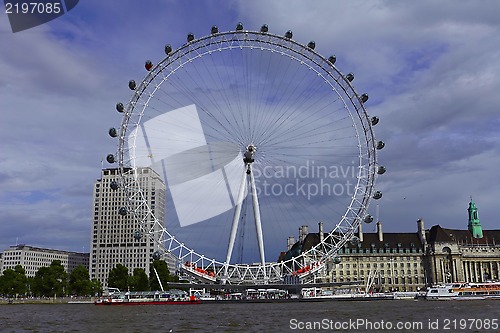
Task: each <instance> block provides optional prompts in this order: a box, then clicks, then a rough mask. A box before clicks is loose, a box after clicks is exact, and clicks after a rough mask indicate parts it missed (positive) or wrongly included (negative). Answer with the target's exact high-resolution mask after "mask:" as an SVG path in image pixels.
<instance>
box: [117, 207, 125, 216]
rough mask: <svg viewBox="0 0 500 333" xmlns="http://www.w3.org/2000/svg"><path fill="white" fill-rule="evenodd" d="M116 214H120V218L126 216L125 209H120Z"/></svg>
mask: <svg viewBox="0 0 500 333" xmlns="http://www.w3.org/2000/svg"><path fill="white" fill-rule="evenodd" d="M118 214H120V215H121V216H125V215H127V208H125V207H120V209H118Z"/></svg>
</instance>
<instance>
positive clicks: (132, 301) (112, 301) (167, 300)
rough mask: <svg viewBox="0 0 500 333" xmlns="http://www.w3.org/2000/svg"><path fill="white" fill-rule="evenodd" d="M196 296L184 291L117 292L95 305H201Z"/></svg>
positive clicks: (100, 299)
mask: <svg viewBox="0 0 500 333" xmlns="http://www.w3.org/2000/svg"><path fill="white" fill-rule="evenodd" d="M200 303H201V301H200V299H199V298H196V297H195V296H188V294H187V293H186V292H185V291H182V290H169V291H127V292H116V293H113V294H111V295H109V296H107V297H102V298H99V299H97V300H96V301H95V302H94V304H95V305H181V304H200Z"/></svg>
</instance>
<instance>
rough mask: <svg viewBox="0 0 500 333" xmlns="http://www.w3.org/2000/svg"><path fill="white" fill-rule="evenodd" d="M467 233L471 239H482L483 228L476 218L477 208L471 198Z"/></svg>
mask: <svg viewBox="0 0 500 333" xmlns="http://www.w3.org/2000/svg"><path fill="white" fill-rule="evenodd" d="M467 211H468V212H469V225H468V227H469V231H470V233H471V234H472V237H473V238H483V227H482V226H481V222H480V221H479V217H478V216H477V207H476V204H475V203H474V201H472V196H471V197H470V202H469V208H468V209H467Z"/></svg>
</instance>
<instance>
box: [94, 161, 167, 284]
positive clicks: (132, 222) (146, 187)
mask: <svg viewBox="0 0 500 333" xmlns="http://www.w3.org/2000/svg"><path fill="white" fill-rule="evenodd" d="M136 180H137V184H138V185H139V187H140V188H141V189H142V196H143V198H144V201H145V202H147V205H148V206H149V208H150V209H151V211H152V212H153V214H154V215H155V216H156V217H157V219H158V220H159V221H162V222H163V221H164V220H165V218H164V217H165V183H164V182H163V180H162V179H161V177H160V176H159V175H158V174H157V173H156V172H155V171H154V170H152V169H150V168H139V169H138V170H137V179H136ZM122 181H123V180H121V179H120V171H119V169H117V168H112V169H103V170H102V174H101V179H99V180H97V181H96V182H95V184H94V201H93V204H94V210H93V218H92V228H91V244H90V249H91V250H90V265H89V273H90V278H91V279H93V278H96V279H98V280H99V281H100V282H101V283H102V284H103V286H107V279H108V276H109V272H110V270H111V269H113V268H114V267H116V265H118V264H122V265H124V266H125V267H127V268H128V269H129V274H133V271H134V269H135V268H143V269H144V270H145V271H146V274H148V275H149V268H150V263H151V262H152V260H153V258H152V257H153V253H155V251H157V250H158V243H157V241H158V239H154V238H151V237H148V236H147V235H145V234H144V233H143V232H141V230H140V228H139V219H143V220H144V221H145V222H144V223H145V224H144V227H145V228H146V230H154V228H155V226H154V223H153V221H152V219H151V218H148V216H147V215H148V214H147V213H145V212H144V211H136V213H135V214H134V213H132V212H131V211H127V213H126V214H123V213H124V212H123V211H121V212H120V209H122V207H125V208H126V209H129V208H128V207H129V206H128V205H127V196H126V194H125V191H124V189H123V187H122V186H120V183H121V182H122ZM121 213H122V214H121ZM156 228H157V229H158V227H156ZM156 231H158V230H156ZM154 235H155V236H154V237H159V236H158V235H159V233H154ZM162 259H166V258H162ZM167 262H168V263H170V265H169V268H171V267H172V266H173V264H172V261H171V260H170V261H167ZM110 287H112V286H110Z"/></svg>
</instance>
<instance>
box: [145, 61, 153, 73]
mask: <svg viewBox="0 0 500 333" xmlns="http://www.w3.org/2000/svg"><path fill="white" fill-rule="evenodd" d="M144 67H145V68H146V70H147V71H149V70H151V68H153V63H152V62H151V60H146V62H145V63H144Z"/></svg>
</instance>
